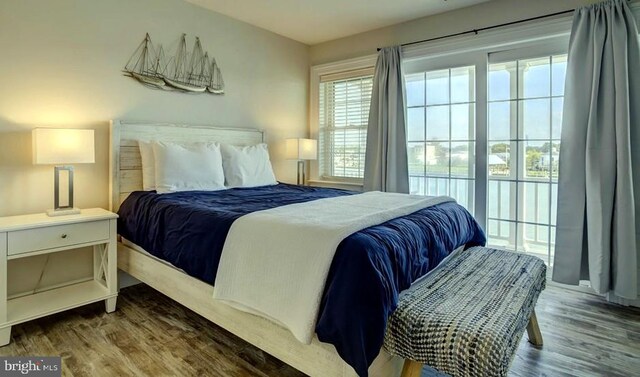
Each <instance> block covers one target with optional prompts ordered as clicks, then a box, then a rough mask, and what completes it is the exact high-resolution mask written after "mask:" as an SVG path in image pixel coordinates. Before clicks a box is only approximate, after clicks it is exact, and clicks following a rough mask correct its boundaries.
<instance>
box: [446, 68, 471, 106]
mask: <svg viewBox="0 0 640 377" xmlns="http://www.w3.org/2000/svg"><path fill="white" fill-rule="evenodd" d="M475 74H476V69H475V67H473V66H472V67H462V68H454V69H452V70H451V103H460V102H473V101H475V94H476V90H475V83H476V80H475Z"/></svg>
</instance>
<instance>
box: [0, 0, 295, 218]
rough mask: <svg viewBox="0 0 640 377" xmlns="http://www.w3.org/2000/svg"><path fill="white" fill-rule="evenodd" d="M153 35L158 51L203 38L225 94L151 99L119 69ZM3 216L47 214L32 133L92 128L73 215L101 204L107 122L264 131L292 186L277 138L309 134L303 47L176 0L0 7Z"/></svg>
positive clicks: (81, 0)
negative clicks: (183, 37)
mask: <svg viewBox="0 0 640 377" xmlns="http://www.w3.org/2000/svg"><path fill="white" fill-rule="evenodd" d="M145 32H149V33H150V34H151V37H152V38H153V40H154V42H155V43H163V44H164V45H165V47H168V46H167V45H169V44H171V43H173V42H174V41H176V40H177V39H178V37H179V36H180V34H181V33H183V32H184V33H187V35H188V36H190V37H191V38H193V36H195V35H198V36H200V38H201V40H202V42H203V47H204V49H205V50H208V51H209V52H210V53H211V54H213V56H215V57H216V59H217V60H218V62H219V64H220V67H221V69H222V73H223V75H224V79H225V82H226V90H227V94H225V95H224V96H212V95H188V94H180V93H172V92H162V91H157V90H152V89H148V88H146V87H143V86H142V85H140V84H138V83H137V82H136V81H134V80H133V79H131V78H128V77H124V76H123V75H122V73H121V69H122V68H123V67H124V65H125V63H126V62H127V60H128V59H129V57H130V56H131V54H132V53H133V51H134V49H135V48H136V47H137V46H138V44H139V43H140V42H141V41H142V39H143V37H144V35H145ZM0 56H1V58H0V216H3V215H13V214H22V213H32V212H41V211H44V210H45V209H47V208H50V207H52V205H53V198H52V196H53V167H51V166H34V165H33V164H32V162H31V134H30V130H31V129H32V128H34V127H36V126H60V127H78V128H94V129H95V130H96V163H95V164H92V165H77V166H76V205H78V206H80V207H83V208H87V207H104V208H107V206H108V121H109V119H114V118H122V119H134V120H154V121H175V122H188V123H199V124H215V125H221V126H232V127H258V128H263V129H266V130H267V137H268V140H269V143H270V148H271V154H272V159H273V160H274V169H275V171H276V175H277V177H278V178H279V179H283V180H286V181H295V176H294V175H295V164H294V163H292V162H290V161H286V160H284V158H283V155H284V146H283V139H284V138H286V137H296V136H305V135H306V134H307V132H308V130H307V103H308V99H307V96H308V88H307V85H308V47H307V46H305V45H303V44H301V43H298V42H294V41H292V40H289V39H286V38H283V37H281V36H278V35H276V34H273V33H270V32H267V31H265V30H262V29H259V28H256V27H253V26H250V25H248V24H245V23H242V22H239V21H236V20H233V19H231V18H228V17H226V16H223V15H220V14H217V13H214V12H210V11H207V10H204V9H202V8H199V7H196V6H194V5H191V4H188V3H186V2H183V1H182V0H11V1H2V2H0Z"/></svg>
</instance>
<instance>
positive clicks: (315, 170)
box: [309, 55, 377, 189]
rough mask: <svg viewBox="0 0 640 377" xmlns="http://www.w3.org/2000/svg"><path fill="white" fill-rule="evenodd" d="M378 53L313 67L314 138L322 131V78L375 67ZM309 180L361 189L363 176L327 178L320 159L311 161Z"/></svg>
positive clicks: (311, 123) (311, 119) (311, 127)
mask: <svg viewBox="0 0 640 377" xmlns="http://www.w3.org/2000/svg"><path fill="white" fill-rule="evenodd" d="M376 59H377V55H368V56H365V57H361V58H356V59H349V60H343V61H339V62H335V63H327V64H322V65H316V66H313V67H311V72H310V77H309V90H310V91H309V131H310V132H309V133H310V135H311V138H312V139H316V140H317V139H318V136H319V133H320V124H319V116H320V109H319V104H320V98H319V93H320V78H321V77H322V76H327V75H338V74H346V73H348V72H351V71H362V70H365V69H371V68H373V67H375V64H376ZM309 177H310V179H309V182H311V183H314V184H320V185H330V186H334V187H345V188H351V189H361V188H362V179H361V178H332V179H330V180H329V179H326V178H323V177H322V176H321V175H320V170H319V160H316V161H311V166H310V174H309Z"/></svg>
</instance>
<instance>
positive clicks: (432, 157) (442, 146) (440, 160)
mask: <svg viewBox="0 0 640 377" xmlns="http://www.w3.org/2000/svg"><path fill="white" fill-rule="evenodd" d="M425 161H426V168H427V174H428V175H446V176H448V175H449V143H448V142H445V143H433V142H432V143H427V148H426V158H425Z"/></svg>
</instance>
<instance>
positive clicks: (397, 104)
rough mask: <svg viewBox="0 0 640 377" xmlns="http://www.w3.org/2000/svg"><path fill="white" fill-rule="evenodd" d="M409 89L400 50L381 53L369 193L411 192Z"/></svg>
mask: <svg viewBox="0 0 640 377" xmlns="http://www.w3.org/2000/svg"><path fill="white" fill-rule="evenodd" d="M405 122H406V116H405V87H404V74H403V71H402V51H401V48H400V46H396V47H386V48H383V49H382V50H380V53H379V54H378V61H377V62H376V69H375V73H374V76H373V93H372V96H371V109H370V110H369V126H368V128H367V151H366V158H365V169H364V190H365V191H373V190H377V191H389V192H401V193H408V192H409V167H408V163H407V135H406V126H405Z"/></svg>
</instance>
